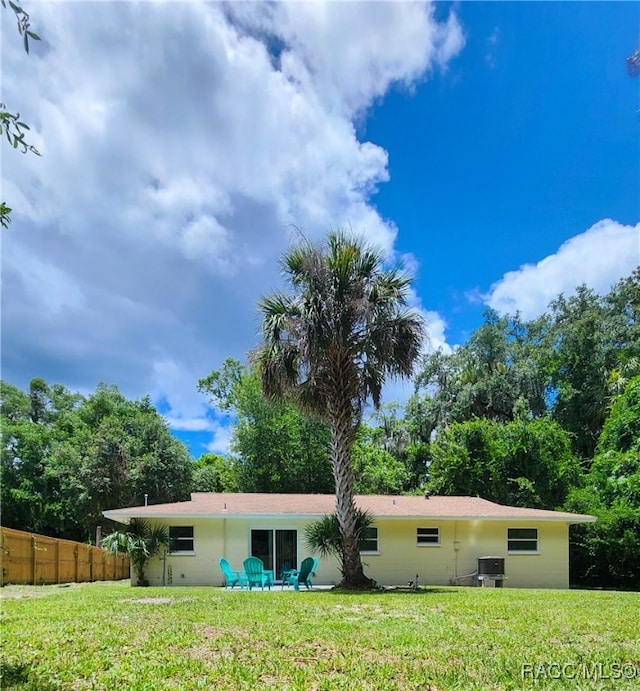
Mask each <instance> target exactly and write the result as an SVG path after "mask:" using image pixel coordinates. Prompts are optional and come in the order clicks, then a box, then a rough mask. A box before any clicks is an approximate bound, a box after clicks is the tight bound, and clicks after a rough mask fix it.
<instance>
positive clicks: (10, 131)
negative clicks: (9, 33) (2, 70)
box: [0, 0, 40, 228]
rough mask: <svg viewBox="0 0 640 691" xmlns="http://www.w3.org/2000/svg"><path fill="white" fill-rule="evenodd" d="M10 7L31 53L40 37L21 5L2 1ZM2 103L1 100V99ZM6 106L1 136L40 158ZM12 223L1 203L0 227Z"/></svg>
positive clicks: (0, 112)
mask: <svg viewBox="0 0 640 691" xmlns="http://www.w3.org/2000/svg"><path fill="white" fill-rule="evenodd" d="M7 4H8V5H9V7H10V8H11V9H12V10H13V13H14V14H15V16H16V19H17V20H18V33H19V34H20V35H21V36H22V40H23V44H24V49H25V51H26V52H27V53H28V52H29V39H33V40H34V41H39V40H40V36H38V34H36V33H35V32H33V31H31V18H30V17H29V13H28V12H26V11H25V10H24V9H23V8H22V7H21V6H20V4H19V3H17V2H13V0H8V3H7V0H2V6H3V7H5V8H6V7H7ZM0 101H1V99H0ZM5 108H6V106H5V104H4V103H2V102H0V135H2V133H3V132H4V134H5V136H6V138H7V141H8V142H9V144H10V145H11V146H12V147H13V148H14V149H17V148H18V147H20V148H21V149H22V151H23V153H27V152H28V151H30V152H31V153H33V154H35V155H36V156H40V153H39V151H38V150H37V149H36V148H35V147H34V146H33V145H32V144H29V143H27V142H25V140H24V138H25V130H28V129H29V125H27V124H26V123H25V122H22V121H21V120H20V113H11V112H9V111H8V110H5ZM10 222H11V208H10V207H8V206H7V205H6V203H5V202H4V201H3V202H0V225H1V226H2V227H3V228H8V227H9V223H10Z"/></svg>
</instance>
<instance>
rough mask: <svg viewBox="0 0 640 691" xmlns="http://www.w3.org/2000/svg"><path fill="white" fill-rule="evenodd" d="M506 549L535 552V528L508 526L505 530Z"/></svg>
mask: <svg viewBox="0 0 640 691" xmlns="http://www.w3.org/2000/svg"><path fill="white" fill-rule="evenodd" d="M507 551H509V552H537V551H538V529H537V528H509V529H508V530H507Z"/></svg>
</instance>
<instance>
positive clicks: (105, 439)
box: [0, 378, 191, 540]
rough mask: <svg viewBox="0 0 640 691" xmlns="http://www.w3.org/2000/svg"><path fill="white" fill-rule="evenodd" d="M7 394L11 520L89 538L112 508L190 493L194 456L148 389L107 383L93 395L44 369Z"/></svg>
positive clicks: (5, 388) (5, 476)
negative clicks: (127, 391)
mask: <svg viewBox="0 0 640 691" xmlns="http://www.w3.org/2000/svg"><path fill="white" fill-rule="evenodd" d="M1 394H2V397H1V404H2V405H1V415H2V439H3V446H2V450H1V451H2V455H1V464H0V499H1V501H2V513H3V516H2V521H3V525H6V526H8V527H14V528H19V529H22V530H31V531H33V532H37V533H43V534H45V535H51V536H52V537H63V538H67V539H72V540H87V539H92V538H93V536H94V535H95V529H96V525H98V524H99V523H101V522H102V520H103V519H102V511H103V510H105V509H111V508H119V507H123V506H131V505H132V504H135V503H139V504H142V502H143V501H144V495H145V494H148V495H149V497H150V499H151V501H152V502H153V503H160V502H170V501H178V500H181V499H186V498H188V496H189V491H190V489H191V460H190V458H189V455H188V453H187V450H186V449H185V447H184V445H183V444H182V443H181V442H179V441H178V440H177V439H175V438H174V437H173V436H172V435H171V434H170V433H169V430H168V428H167V425H166V423H165V421H164V420H163V419H162V418H161V417H160V416H159V415H158V413H157V411H156V410H155V408H154V407H153V405H152V404H151V402H150V401H149V399H148V398H143V399H141V400H139V401H129V400H127V399H126V398H125V397H124V396H123V395H122V394H121V393H120V392H119V391H118V390H117V388H116V387H107V386H104V385H100V386H98V388H97V390H96V391H95V393H93V394H92V395H91V396H89V397H88V398H86V399H85V398H83V397H82V396H80V395H79V394H73V393H71V392H69V391H68V390H67V389H65V388H64V387H63V386H60V385H57V384H55V385H53V386H49V385H48V384H47V383H46V382H45V381H44V380H43V379H40V378H35V379H33V380H32V381H31V384H30V387H29V394H28V395H27V394H24V393H22V392H21V391H19V390H18V389H16V388H15V387H12V386H11V385H9V384H6V383H5V382H2V387H1Z"/></svg>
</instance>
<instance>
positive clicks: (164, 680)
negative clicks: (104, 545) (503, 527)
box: [1, 582, 640, 691]
mask: <svg viewBox="0 0 640 691" xmlns="http://www.w3.org/2000/svg"><path fill="white" fill-rule="evenodd" d="M1 595H2V627H1V635H2V648H1V655H2V667H3V679H2V684H1V686H2V688H3V689H8V688H19V689H34V690H36V689H37V691H49V690H50V689H105V690H108V691H113V690H120V689H140V690H141V691H142V690H143V689H144V690H155V689H234V690H235V689H264V688H273V689H305V690H306V689H348V690H349V691H354V690H356V689H385V690H386V689H399V690H402V691H404V690H407V689H420V690H421V691H428V690H429V689H432V690H435V689H437V690H440V689H464V690H465V691H471V690H473V689H536V688H538V689H539V688H544V689H638V688H640V632H639V628H640V626H639V618H638V613H639V612H640V593H623V592H593V591H577V590H573V591H548V590H515V589H509V588H504V589H489V588H432V589H422V590H419V591H418V592H400V591H398V592H387V593H381V594H351V593H349V594H345V593H336V592H329V591H324V592H321V591H312V592H299V593H296V592H294V591H286V590H285V591H284V592H282V591H281V590H280V589H279V588H276V589H275V590H274V591H273V592H271V593H269V592H264V593H262V592H259V591H258V592H255V591H254V592H238V591H236V592H230V591H227V592H225V591H224V590H221V589H218V588H187V587H183V588H178V587H174V588H131V587H130V585H129V584H128V582H126V583H125V582H121V583H91V584H84V585H71V586H68V587H62V586H41V587H27V586H24V587H22V586H8V587H6V588H4V589H3V590H2V591H1ZM523 666H524V667H523Z"/></svg>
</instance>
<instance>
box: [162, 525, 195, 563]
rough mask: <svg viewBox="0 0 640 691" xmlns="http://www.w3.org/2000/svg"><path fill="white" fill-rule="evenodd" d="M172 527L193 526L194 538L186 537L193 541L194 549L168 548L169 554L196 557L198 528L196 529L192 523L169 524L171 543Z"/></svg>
mask: <svg viewBox="0 0 640 691" xmlns="http://www.w3.org/2000/svg"><path fill="white" fill-rule="evenodd" d="M171 528H191V529H192V530H193V537H192V538H186V539H190V540H192V541H193V549H189V550H187V549H179V550H168V551H167V554H169V555H171V556H172V557H194V556H195V554H196V550H195V546H196V529H195V527H194V526H192V525H170V526H169V538H170V539H169V544H171ZM174 539H175V538H174Z"/></svg>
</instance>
